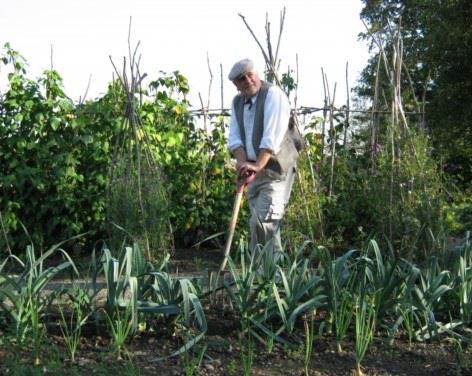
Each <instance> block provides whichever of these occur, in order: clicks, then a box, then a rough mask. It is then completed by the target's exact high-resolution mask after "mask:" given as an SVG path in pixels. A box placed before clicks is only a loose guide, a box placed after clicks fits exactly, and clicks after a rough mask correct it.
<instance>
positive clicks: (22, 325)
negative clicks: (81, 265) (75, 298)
mask: <svg viewBox="0 0 472 376" xmlns="http://www.w3.org/2000/svg"><path fill="white" fill-rule="evenodd" d="M63 243H64V242H62V243H58V244H56V245H55V246H53V247H51V248H50V249H49V250H47V251H46V252H44V253H43V254H42V255H41V256H40V257H38V258H36V255H35V251H34V248H33V246H32V245H30V246H28V247H27V249H26V262H23V261H21V259H20V258H18V257H16V256H14V255H12V256H8V257H7V258H6V259H5V260H4V261H3V263H2V264H1V265H0V306H1V307H2V308H3V309H4V310H5V312H7V314H8V316H9V318H10V320H11V321H12V322H13V323H14V327H15V332H16V335H17V337H18V338H19V339H20V341H24V340H26V339H27V338H28V334H29V333H31V338H32V342H33V349H34V354H35V362H36V363H40V358H39V352H40V347H41V342H42V339H43V336H44V333H45V331H44V330H45V329H44V322H43V319H44V317H45V315H46V314H47V310H48V307H49V306H50V304H51V302H52V300H53V299H54V297H55V294H54V293H50V294H44V289H45V287H46V285H47V283H48V282H49V281H50V280H51V279H52V278H54V277H55V276H56V275H58V274H59V273H61V272H63V271H65V270H67V269H69V268H72V269H73V270H74V271H75V272H76V273H77V274H78V271H77V269H76V267H75V264H74V262H73V261H72V259H71V258H70V256H69V255H68V254H67V253H66V252H65V251H64V250H62V249H60V248H59V247H60V246H61V245H62V244H63ZM55 253H60V254H62V255H63V256H64V258H65V259H66V261H64V262H62V263H60V264H59V265H57V266H47V267H46V266H45V261H46V260H47V259H48V258H49V257H51V256H52V255H54V254H55ZM10 259H11V260H14V261H16V263H17V264H18V265H19V267H21V271H20V273H19V274H18V275H10V274H8V273H6V265H7V262H8V261H9V260H10Z"/></svg>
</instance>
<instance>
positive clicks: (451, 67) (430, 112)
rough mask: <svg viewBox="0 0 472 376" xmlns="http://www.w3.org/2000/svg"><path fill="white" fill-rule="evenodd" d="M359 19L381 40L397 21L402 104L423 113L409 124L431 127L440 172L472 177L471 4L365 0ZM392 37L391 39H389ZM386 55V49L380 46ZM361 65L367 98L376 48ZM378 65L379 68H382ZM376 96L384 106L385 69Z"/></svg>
mask: <svg viewBox="0 0 472 376" xmlns="http://www.w3.org/2000/svg"><path fill="white" fill-rule="evenodd" d="M364 4H365V6H364V8H363V10H362V12H361V18H362V20H363V21H364V22H365V23H366V25H367V26H368V28H369V30H368V32H366V33H364V34H362V35H361V38H364V39H367V38H370V34H373V35H374V36H375V37H377V39H378V40H380V41H388V40H389V38H384V36H385V35H386V34H388V33H389V32H390V30H391V27H390V25H392V24H394V25H397V26H398V25H400V26H401V29H402V41H403V50H404V56H403V61H404V63H405V68H406V69H407V70H408V73H409V75H406V77H405V78H404V80H405V81H406V82H405V84H406V85H405V87H409V90H406V91H404V98H403V100H404V106H405V109H406V110H418V112H423V111H424V112H425V117H424V118H423V117H422V116H416V117H415V118H413V117H412V118H410V123H413V124H415V123H416V124H417V125H418V126H425V127H426V128H427V130H429V131H430V134H431V136H432V141H433V145H434V147H435V155H436V157H437V158H438V159H439V160H441V161H442V162H443V165H444V168H445V171H447V172H449V173H450V174H452V175H453V176H454V177H455V178H456V181H457V182H460V183H463V184H464V186H465V185H467V184H468V182H470V181H471V179H472V169H471V166H472V142H471V141H472V131H471V130H470V123H471V121H472V106H471V102H472V90H471V89H472V88H471V77H472V75H471V73H472V67H471V65H470V64H469V61H470V60H471V58H472V56H471V54H472V48H471V42H472V24H471V23H470V19H471V16H472V3H471V2H469V1H467V0H447V1H444V0H442V1H441V0H410V1H406V0H388V1H380V0H364ZM390 40H391V39H390ZM382 47H383V49H384V51H385V52H386V53H387V54H388V53H390V51H391V49H390V46H389V44H388V42H386V43H385V44H384V45H383V46H382ZM374 50H375V51H376V52H375V54H374V55H373V56H372V58H371V59H370V60H369V63H368V65H367V67H366V68H365V69H364V71H363V74H362V79H361V84H360V85H359V86H358V88H357V92H358V94H359V95H360V96H368V97H372V94H373V92H374V85H375V84H374V83H375V76H376V72H377V61H378V59H377V56H378V53H379V51H378V46H376V45H374V44H373V45H372V51H374ZM381 68H383V67H381ZM379 77H380V82H381V86H380V96H381V100H383V101H384V103H385V105H387V104H388V102H389V99H390V98H389V93H388V91H387V90H383V89H384V86H383V85H387V83H386V80H385V79H384V78H385V71H384V70H383V69H380V71H379Z"/></svg>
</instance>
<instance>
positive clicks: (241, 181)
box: [220, 173, 256, 273]
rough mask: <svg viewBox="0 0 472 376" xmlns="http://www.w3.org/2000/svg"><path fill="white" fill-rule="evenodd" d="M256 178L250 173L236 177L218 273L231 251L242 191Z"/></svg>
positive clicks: (222, 268)
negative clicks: (232, 202)
mask: <svg viewBox="0 0 472 376" xmlns="http://www.w3.org/2000/svg"><path fill="white" fill-rule="evenodd" d="M255 177H256V174H254V173H251V174H250V175H248V176H246V177H238V181H237V183H236V189H237V190H236V198H235V200H234V205H233V213H232V215H231V221H230V222H229V229H228V237H227V239H226V244H225V250H224V259H223V262H222V263H221V266H220V273H221V272H222V271H223V270H225V267H226V263H227V262H228V257H229V251H230V249H231V242H232V241H233V235H234V230H235V229H236V222H237V221H238V214H239V209H240V207H241V200H242V198H243V193H244V189H245V188H246V186H247V185H248V184H249V183H251V182H252V181H253V180H254V179H255Z"/></svg>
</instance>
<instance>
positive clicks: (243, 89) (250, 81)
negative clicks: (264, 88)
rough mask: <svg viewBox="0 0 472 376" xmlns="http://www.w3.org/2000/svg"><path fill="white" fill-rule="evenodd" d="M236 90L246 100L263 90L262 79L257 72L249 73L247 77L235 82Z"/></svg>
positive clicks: (244, 76)
mask: <svg viewBox="0 0 472 376" xmlns="http://www.w3.org/2000/svg"><path fill="white" fill-rule="evenodd" d="M233 83H234V84H235V85H236V88H237V89H238V91H239V92H240V93H241V95H242V96H243V97H245V98H246V99H248V98H251V97H253V96H254V95H256V94H257V92H258V91H259V89H260V88H261V79H260V78H259V76H258V75H257V72H254V71H251V72H247V73H246V74H245V75H243V76H241V77H239V78H237V79H236V80H234V81H233Z"/></svg>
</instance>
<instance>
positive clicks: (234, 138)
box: [228, 103, 244, 151]
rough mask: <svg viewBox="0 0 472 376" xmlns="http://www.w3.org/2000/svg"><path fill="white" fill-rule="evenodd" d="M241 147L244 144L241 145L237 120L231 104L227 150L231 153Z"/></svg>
mask: <svg viewBox="0 0 472 376" xmlns="http://www.w3.org/2000/svg"><path fill="white" fill-rule="evenodd" d="M243 145H244V144H243V141H242V140H241V134H240V132H239V125H238V120H237V119H236V111H235V109H234V103H233V104H232V105H231V118H230V120H229V134H228V149H229V150H231V151H234V150H236V149H237V148H239V147H240V146H243Z"/></svg>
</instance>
